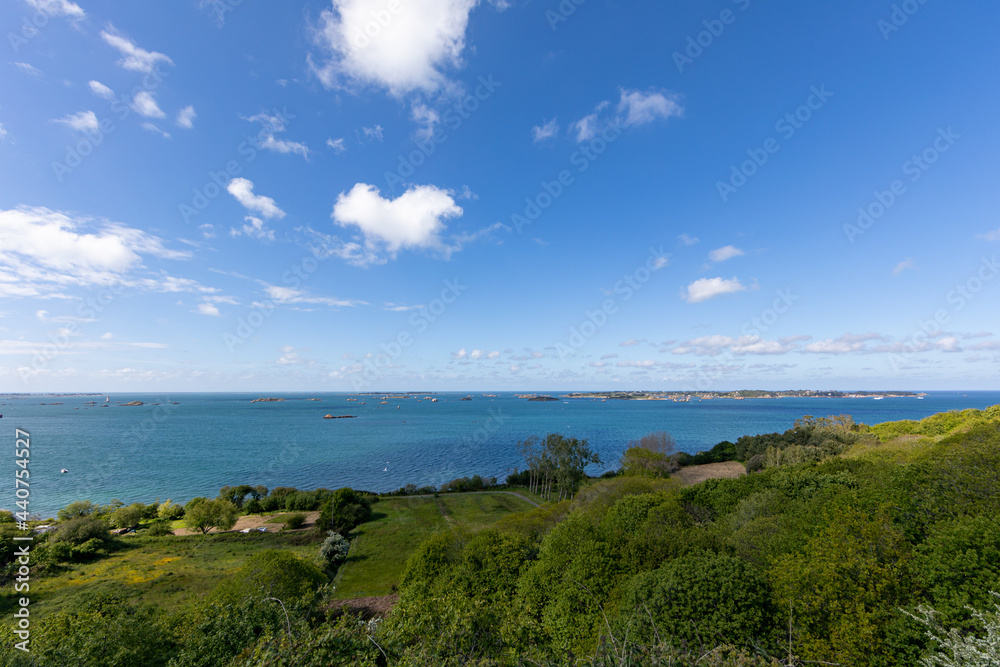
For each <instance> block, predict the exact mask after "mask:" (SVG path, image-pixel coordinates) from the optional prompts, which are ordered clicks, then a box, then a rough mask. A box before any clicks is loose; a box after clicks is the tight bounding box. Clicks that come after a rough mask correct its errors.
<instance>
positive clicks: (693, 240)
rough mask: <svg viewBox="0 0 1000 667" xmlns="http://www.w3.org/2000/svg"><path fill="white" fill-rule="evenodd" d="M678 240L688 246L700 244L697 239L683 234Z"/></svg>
mask: <svg viewBox="0 0 1000 667" xmlns="http://www.w3.org/2000/svg"><path fill="white" fill-rule="evenodd" d="M677 238H678V239H680V242H681V243H683V244H684V245H686V246H692V245H694V244H695V243H697V242H698V239H697V237H694V236H691V235H690V234H681V235H680V236H678V237H677Z"/></svg>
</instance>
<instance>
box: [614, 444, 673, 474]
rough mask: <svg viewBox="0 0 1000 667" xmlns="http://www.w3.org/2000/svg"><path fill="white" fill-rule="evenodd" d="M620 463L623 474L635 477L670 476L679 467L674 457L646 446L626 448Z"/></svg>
mask: <svg viewBox="0 0 1000 667" xmlns="http://www.w3.org/2000/svg"><path fill="white" fill-rule="evenodd" d="M619 465H620V466H621V474H622V475H631V476H634V477H670V473H672V472H674V471H675V470H676V469H677V464H676V463H675V462H674V460H673V459H672V458H670V457H669V456H667V455H666V454H662V453H660V452H656V451H652V450H650V449H646V448H645V447H629V448H628V449H626V450H625V453H624V454H622V457H621V461H620V462H619Z"/></svg>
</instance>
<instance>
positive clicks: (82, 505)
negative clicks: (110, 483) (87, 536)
mask: <svg viewBox="0 0 1000 667" xmlns="http://www.w3.org/2000/svg"><path fill="white" fill-rule="evenodd" d="M99 509H100V507H99V506H98V505H96V504H95V503H92V502H90V501H89V500H76V501H73V502H71V503H70V504H69V505H66V507H64V508H62V509H61V510H59V511H58V512H57V513H56V518H57V519H59V520H60V521H69V520H70V519H75V518H77V517H83V516H89V515H91V514H94V513H96V512H97V511H98V510H99Z"/></svg>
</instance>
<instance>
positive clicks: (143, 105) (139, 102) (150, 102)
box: [132, 90, 167, 118]
mask: <svg viewBox="0 0 1000 667" xmlns="http://www.w3.org/2000/svg"><path fill="white" fill-rule="evenodd" d="M132 108H133V109H135V111H136V112H137V113H138V114H139V115H140V116H145V117H146V118H165V117H166V115H167V114H165V113H163V109H161V108H160V105H158V104H157V103H156V98H155V96H154V95H153V93H151V92H149V91H148V90H141V91H139V92H138V93H136V95H135V97H134V98H132Z"/></svg>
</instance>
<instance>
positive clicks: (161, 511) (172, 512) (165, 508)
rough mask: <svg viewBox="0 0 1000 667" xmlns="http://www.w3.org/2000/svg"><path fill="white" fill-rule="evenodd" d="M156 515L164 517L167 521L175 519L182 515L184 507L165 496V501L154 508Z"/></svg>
mask: <svg viewBox="0 0 1000 667" xmlns="http://www.w3.org/2000/svg"><path fill="white" fill-rule="evenodd" d="M156 514H157V516H159V517H160V518H161V519H166V520H167V521H176V520H177V519H181V518H183V517H184V507H182V506H181V505H178V504H177V503H174V502H171V500H170V499H169V498H167V502H165V503H162V504H160V506H159V508H157V510H156Z"/></svg>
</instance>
